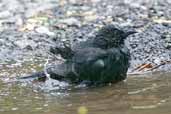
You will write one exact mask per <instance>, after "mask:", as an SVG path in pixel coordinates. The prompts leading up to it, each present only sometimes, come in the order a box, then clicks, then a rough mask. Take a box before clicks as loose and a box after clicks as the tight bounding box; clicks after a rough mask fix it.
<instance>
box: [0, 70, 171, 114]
mask: <svg viewBox="0 0 171 114" xmlns="http://www.w3.org/2000/svg"><path fill="white" fill-rule="evenodd" d="M170 82H171V73H156V74H146V75H135V76H129V77H128V79H127V81H125V82H121V83H118V84H114V85H110V86H105V87H98V88H70V87H69V88H70V89H59V88H58V89H56V90H53V91H43V89H40V88H39V87H43V86H41V85H43V83H41V84H40V83H39V84H38V83H27V84H26V83H25V84H24V83H23V84H21V83H18V84H17V83H4V81H0V114H77V110H78V108H79V107H81V106H84V107H86V108H87V110H88V114H146V113H148V114H170V112H171V108H170V107H171V89H170V86H171V84H170Z"/></svg>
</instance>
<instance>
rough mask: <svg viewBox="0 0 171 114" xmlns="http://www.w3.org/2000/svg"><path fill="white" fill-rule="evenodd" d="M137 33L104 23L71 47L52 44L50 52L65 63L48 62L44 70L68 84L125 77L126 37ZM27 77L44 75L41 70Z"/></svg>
mask: <svg viewBox="0 0 171 114" xmlns="http://www.w3.org/2000/svg"><path fill="white" fill-rule="evenodd" d="M134 33H136V31H134V30H131V29H129V30H123V29H121V28H120V27H119V26H116V25H112V24H109V25H105V26H104V27H102V28H101V29H100V30H99V31H97V33H96V35H95V37H94V38H92V39H88V40H87V41H83V42H80V43H76V44H75V45H74V46H73V47H72V48H71V47H68V46H66V45H65V46H64V47H58V46H56V47H52V48H51V49H50V52H51V53H53V54H60V55H61V56H62V57H63V58H64V59H66V61H65V62H63V63H60V64H57V65H51V66H50V67H48V68H47V69H46V71H47V73H48V74H49V75H50V77H51V78H53V79H56V80H59V81H66V82H69V83H75V84H80V83H85V84H87V85H100V84H108V83H117V82H120V81H122V80H125V79H126V77H127V70H128V68H129V65H130V63H129V61H130V52H129V50H128V48H127V47H126V46H125V43H124V41H125V39H126V38H127V37H128V36H129V35H131V34H134ZM28 77H39V78H45V77H46V74H45V72H44V71H40V72H37V73H34V74H31V75H30V76H26V77H23V78H28Z"/></svg>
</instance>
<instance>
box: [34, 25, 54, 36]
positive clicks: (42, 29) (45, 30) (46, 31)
mask: <svg viewBox="0 0 171 114" xmlns="http://www.w3.org/2000/svg"><path fill="white" fill-rule="evenodd" d="M35 31H36V32H38V33H40V34H47V35H49V36H55V33H53V32H51V31H50V30H49V29H48V28H47V27H44V26H41V27H38V28H36V29H35Z"/></svg>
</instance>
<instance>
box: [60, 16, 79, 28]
mask: <svg viewBox="0 0 171 114" xmlns="http://www.w3.org/2000/svg"><path fill="white" fill-rule="evenodd" d="M60 23H65V24H67V25H77V26H80V22H79V21H78V20H77V19H76V18H68V19H64V20H60Z"/></svg>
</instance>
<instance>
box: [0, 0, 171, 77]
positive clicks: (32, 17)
mask: <svg viewBox="0 0 171 114" xmlns="http://www.w3.org/2000/svg"><path fill="white" fill-rule="evenodd" d="M7 2H8V3H7ZM14 4H15V5H14ZM170 5H171V2H169V0H160V1H159V0H153V1H148V0H147V1H141V0H139V1H136V2H135V1H133V0H132V1H131V0H129V1H125V0H120V1H117V0H115V1H113V0H59V1H54V0H45V1H43V2H40V1H39V0H34V1H32V0H13V2H11V1H10V2H9V1H7V0H2V1H1V2H0V26H1V29H0V63H1V66H0V69H1V71H3V73H2V74H3V75H4V72H5V75H11V74H9V73H6V72H8V71H9V70H5V69H4V68H6V67H7V68H10V70H14V71H18V70H20V71H19V74H20V75H21V74H23V73H29V72H32V71H35V70H38V68H29V70H31V71H29V70H26V69H28V68H27V67H24V63H25V62H27V63H28V64H29V63H30V64H33V65H32V66H39V67H43V64H44V63H45V62H44V61H46V59H47V58H48V56H49V52H48V50H49V47H50V46H53V45H55V43H57V44H61V43H62V42H69V44H70V45H72V44H73V43H75V42H80V41H84V40H86V39H88V38H91V37H93V36H94V33H95V32H96V31H97V30H98V29H99V28H100V27H101V26H103V25H105V24H109V23H110V24H119V25H120V26H122V27H123V28H125V27H133V28H134V29H136V30H137V31H138V33H136V34H134V35H131V36H129V37H128V38H127V40H126V45H127V46H128V48H129V49H130V52H131V57H132V60H131V66H130V72H132V71H133V69H135V68H137V67H138V66H141V67H144V68H139V69H137V70H134V71H133V72H144V71H146V70H149V69H150V70H151V71H153V69H154V71H155V70H164V71H169V70H170V69H171V65H170V63H169V62H170V61H171V8H170ZM50 57H51V58H52V59H53V58H54V57H52V56H50ZM35 61H38V62H35ZM40 61H41V62H40ZM162 62H167V63H166V64H165V65H164V64H162ZM28 64H27V65H28ZM161 64H162V65H161ZM143 65H146V66H143ZM160 65H161V66H160ZM11 66H13V67H12V68H11ZM29 66H31V65H29ZM156 66H160V67H156ZM17 67H20V69H17ZM155 67H156V68H155ZM16 74H17V73H16Z"/></svg>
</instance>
